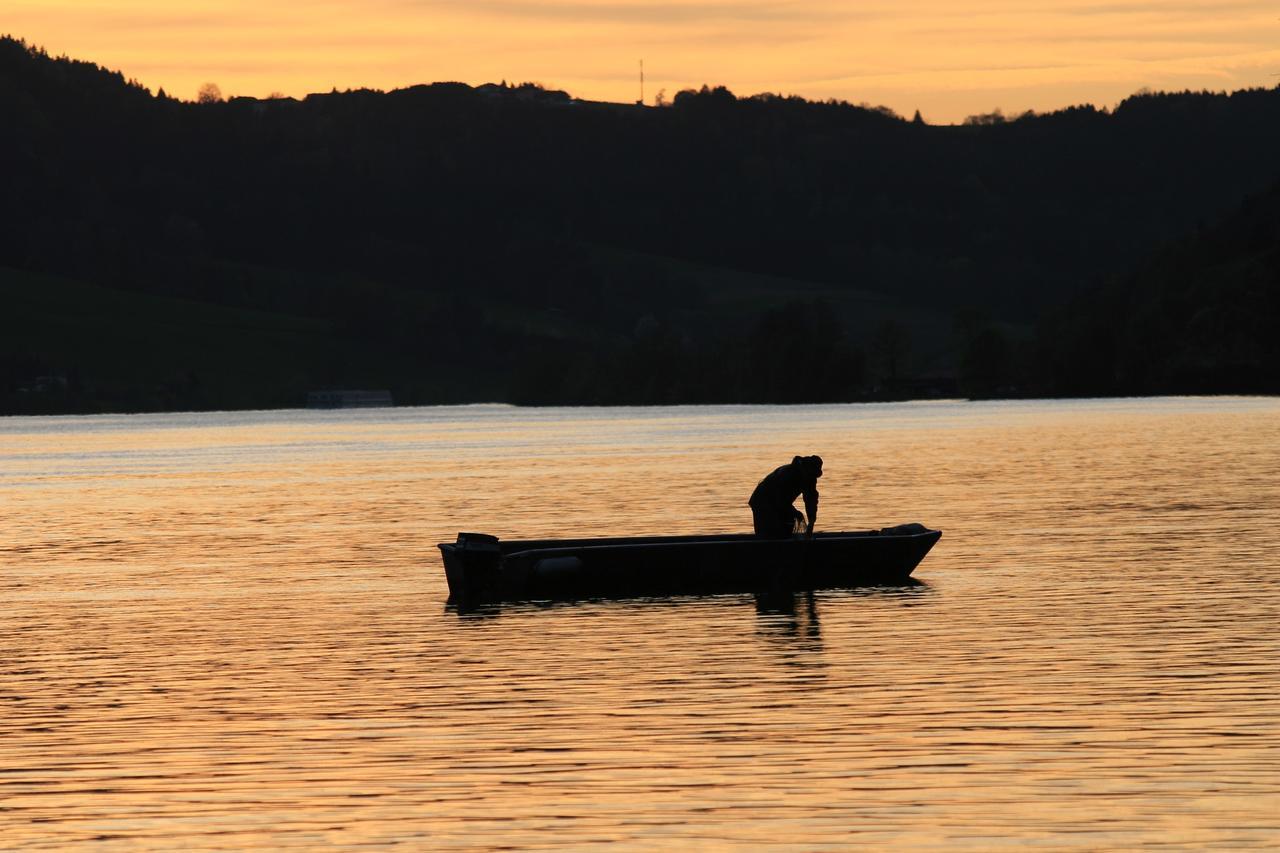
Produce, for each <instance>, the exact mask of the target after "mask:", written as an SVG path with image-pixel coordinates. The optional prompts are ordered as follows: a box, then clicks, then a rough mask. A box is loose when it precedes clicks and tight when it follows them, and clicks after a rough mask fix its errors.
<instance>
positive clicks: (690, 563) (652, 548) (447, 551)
mask: <svg viewBox="0 0 1280 853" xmlns="http://www.w3.org/2000/svg"><path fill="white" fill-rule="evenodd" d="M941 536H942V532H941V531H940V530H932V529H930V528H927V527H925V526H924V525H922V524H902V525H898V526H896V527H886V528H883V529H881V530H865V531H855V532H846V533H818V534H815V535H814V536H813V537H811V538H805V537H803V536H796V537H792V538H790V539H764V538H761V537H759V536H755V535H752V534H720V535H714V534H713V535H706V536H646V537H629V538H616V539H538V540H527V539H526V540H507V541H502V540H499V539H498V538H497V537H495V536H489V535H486V534H483V533H459V534H458V539H457V541H456V542H447V543H442V544H441V545H440V546H439V547H440V553H441V555H442V556H443V558H444V568H445V577H446V578H447V579H448V582H449V600H450V602H453V603H463V602H468V603H470V602H479V601H520V600H537V599H557V598H629V597H634V596H647V595H707V594H712V593H722V592H756V591H760V590H766V589H794V590H806V589H829V588H834V587H853V586H866V585H870V584H883V583H901V582H903V581H906V580H907V578H909V577H910V576H911V573H912V572H913V571H914V570H915V568H916V566H918V565H919V564H920V561H921V560H923V559H924V557H925V555H926V554H928V553H929V549H931V548H932V547H933V545H934V543H936V542H937V541H938V539H939V538H941Z"/></svg>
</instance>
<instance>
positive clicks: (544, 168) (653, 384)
mask: <svg viewBox="0 0 1280 853" xmlns="http://www.w3.org/2000/svg"><path fill="white" fill-rule="evenodd" d="M213 91H215V88H211V87H205V89H204V90H202V95H201V97H200V98H199V100H198V101H193V102H186V101H180V100H177V99H174V98H172V97H170V96H168V95H166V94H165V93H163V92H160V93H158V94H156V95H153V94H151V93H150V92H148V91H147V90H146V89H144V88H143V87H142V86H140V85H139V84H137V83H135V82H132V81H127V80H125V79H124V78H123V77H122V76H121V75H120V74H118V73H113V72H109V71H106V70H104V69H102V68H99V67H98V66H96V65H93V64H91V63H85V62H77V61H73V60H69V59H65V58H51V57H49V56H47V55H46V54H45V53H43V52H42V51H40V50H38V49H35V48H32V47H31V46H29V45H27V44H26V43H24V42H22V41H19V40H15V39H11V38H4V39H0V116H3V123H4V127H5V132H4V133H3V134H0V161H2V162H3V163H4V164H5V176H6V184H7V186H6V192H4V193H0V286H2V287H3V289H4V291H3V292H4V293H5V297H6V303H7V306H8V309H9V310H8V311H7V312H6V314H7V319H5V320H2V321H0V322H3V323H5V327H4V328H5V331H6V336H5V340H4V341H3V342H0V383H2V384H0V411H92V410H102V409H146V408H175V407H178V408H210V407H243V406H272V405H296V404H297V403H299V402H300V401H301V399H302V397H303V395H304V394H305V392H306V390H308V389H313V388H318V387H334V386H348V387H377V388H389V389H391V390H392V391H393V393H394V395H395V397H396V399H397V400H398V401H399V402H405V403H425V402H462V401H474V400H508V401H512V402H524V403H678V402H764V401H772V402H802V401H826V400H858V399H889V398H894V397H903V396H914V395H919V394H938V393H944V394H947V393H963V394H969V395H973V396H993V395H995V396H999V395H1023V394H1104V393H1129V392H1133V391H1144V392H1145V391H1180V390H1196V391H1218V390H1222V391H1227V390H1241V389H1247V390H1271V391H1274V390H1280V389H1278V388H1277V387H1276V382H1277V378H1276V377H1277V369H1276V355H1275V350H1274V347H1271V348H1268V347H1267V346H1265V345H1263V344H1262V343H1261V339H1259V342H1258V343H1257V345H1256V346H1254V345H1246V344H1245V343H1244V341H1246V340H1250V338H1249V334H1250V333H1248V332H1247V329H1251V328H1253V326H1250V325H1248V324H1250V323H1254V324H1255V325H1256V321H1257V320H1258V318H1260V317H1264V316H1267V315H1265V314H1264V313H1261V312H1265V311H1267V310H1270V311H1271V312H1272V314H1271V315H1269V316H1271V317H1274V309H1275V295H1274V294H1275V288H1276V283H1275V279H1274V246H1275V240H1276V235H1275V230H1274V228H1272V230H1271V231H1269V232H1268V231H1267V230H1266V229H1267V227H1268V226H1266V225H1264V224H1256V223H1263V222H1264V219H1265V217H1263V215H1262V214H1261V213H1256V212H1255V213H1249V210H1250V209H1251V208H1249V207H1246V209H1245V211H1244V212H1241V213H1238V214H1236V215H1234V216H1231V215H1230V214H1231V212H1232V211H1233V210H1236V209H1237V208H1238V207H1239V205H1240V204H1241V200H1242V199H1244V198H1245V197H1246V196H1249V195H1250V194H1255V193H1258V192H1259V191H1260V190H1261V189H1263V188H1265V187H1268V186H1270V185H1272V184H1273V183H1274V182H1275V181H1276V180H1277V178H1280V158H1277V157H1276V156H1275V152H1276V151H1277V150H1280V89H1274V90H1249V91H1243V92H1236V93H1234V94H1230V95H1226V94H1212V93H1178V94H1143V95H1137V96H1134V97H1132V98H1129V99H1128V100H1126V101H1124V102H1123V103H1122V104H1120V105H1119V106H1118V107H1117V108H1116V109H1115V110H1112V111H1105V110H1098V109H1094V108H1092V107H1078V108H1072V109H1067V110H1062V111H1059V112H1055V113H1051V114H1046V115H1039V116H1036V115H1030V114H1027V115H1023V116H1019V117H1016V118H1006V117H1004V116H1002V115H1000V114H999V113H998V112H997V113H992V114H989V115H984V116H976V117H974V118H973V119H972V120H971V121H970V122H968V123H966V124H965V125H962V126H930V125H928V124H926V123H925V122H924V121H923V120H922V119H920V118H919V117H918V116H917V117H916V118H915V119H914V120H911V121H908V120H905V119H903V118H900V117H898V116H896V115H894V114H893V113H892V112H890V111H888V110H885V109H883V108H868V107H860V106H853V105H850V104H847V103H843V102H811V101H806V100H803V99H800V98H793V97H780V96H774V95H758V96H754V97H750V98H739V97H736V96H735V95H734V94H733V93H731V92H729V91H728V90H726V89H724V88H709V87H703V88H702V89H701V90H697V91H694V90H689V91H685V92H680V93H678V94H677V95H675V97H674V98H673V99H672V101H671V104H670V105H669V106H665V107H661V108H644V107H639V106H634V105H620V104H601V103H591V102H581V101H576V100H574V99H572V98H571V97H569V95H567V94H566V93H563V92H554V91H547V90H544V89H543V88H541V87H539V86H536V85H532V84H523V85H518V86H508V85H506V84H505V83H504V84H501V85H489V86H481V87H470V86H467V85H464V84H460V83H436V84H432V85H425V86H414V87H410V88H407V89H401V90H396V91H393V92H386V93H383V92H375V91H363V90H362V91H348V92H333V93H329V94H323V95H312V96H309V97H307V98H305V99H303V100H301V101H298V100H294V99H290V98H281V97H273V98H270V99H266V100H257V99H252V98H234V97H233V98H231V99H229V100H220V99H219V97H218V96H215V95H208V96H206V95H205V94H204V93H206V92H213ZM1273 199H1274V193H1272V194H1270V195H1262V196H1256V197H1255V198H1254V199H1253V201H1251V202H1249V204H1250V205H1253V206H1254V208H1256V209H1258V210H1261V209H1263V208H1266V209H1273V208H1274V201H1273ZM1224 217H1227V218H1226V219H1225V220H1224ZM1219 222H1221V224H1220V225H1217V226H1216V227H1212V228H1211V227H1210V226H1213V225H1214V224H1215V223H1219ZM1246 232H1247V233H1246ZM1255 232H1256V233H1255ZM1258 235H1261V236H1258ZM1268 235H1269V236H1268ZM1255 238H1256V239H1255ZM1258 240H1261V241H1262V242H1261V243H1258V242H1257V241H1258ZM1267 240H1270V241H1271V242H1270V243H1267V242H1266V241H1267ZM1268 247H1270V248H1268ZM1268 252H1270V253H1271V254H1268ZM1233 259H1234V260H1233ZM1268 259H1270V260H1268ZM1268 263H1270V264H1271V266H1269V267H1268V266H1267V264H1268ZM1246 267H1247V269H1248V270H1253V272H1247V271H1246V270H1245V268H1246ZM1135 270H1136V271H1137V272H1135ZM1267 270H1271V274H1272V277H1271V278H1270V279H1268V278H1266V275H1267V273H1266V271H1267ZM1197 271H1198V272H1197ZM1233 288H1234V289H1233ZM1229 294H1230V295H1229ZM1259 294H1261V295H1259ZM1240 300H1244V301H1243V302H1241V301H1240ZM1251 300H1252V301H1251ZM1245 305H1247V306H1251V307H1250V308H1249V309H1248V310H1245V309H1244V308H1243V307H1242V306H1245ZM1210 306H1214V307H1212V308H1210ZM1201 309H1204V310H1201ZM1205 310H1211V313H1210V314H1207V315H1206V314H1205V313H1204V311H1205ZM1240 324H1244V325H1243V326H1241V325H1240ZM1242 329H1243V331H1242Z"/></svg>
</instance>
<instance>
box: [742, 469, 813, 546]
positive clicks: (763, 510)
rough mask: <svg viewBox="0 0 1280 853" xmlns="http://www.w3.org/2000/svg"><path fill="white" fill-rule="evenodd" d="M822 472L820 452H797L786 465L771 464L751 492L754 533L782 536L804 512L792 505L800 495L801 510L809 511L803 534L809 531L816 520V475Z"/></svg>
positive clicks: (802, 517) (775, 536)
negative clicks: (809, 453) (767, 472)
mask: <svg viewBox="0 0 1280 853" xmlns="http://www.w3.org/2000/svg"><path fill="white" fill-rule="evenodd" d="M821 476H822V457H821V456H797V457H795V458H794V459H792V460H791V464H790V465H783V466H782V467H780V468H775V469H774V470H773V473H771V474H769V476H767V477H765V478H764V479H763V480H761V481H760V485H758V486H756V490H755V491H754V492H752V493H751V500H749V501H747V503H748V504H750V505H751V518H752V520H753V521H754V522H755V529H756V535H757V536H763V537H765V538H767V539H786V538H787V537H789V536H790V535H791V533H792V532H793V531H794V530H795V528H796V524H797V522H802V521H804V516H803V515H801V514H800V511H799V510H798V509H796V508H795V506H794V505H793V504H794V503H795V499H796V498H797V497H799V496H800V495H804V510H805V512H806V513H808V514H809V523H808V525H807V526H806V527H805V535H806V536H812V535H813V523H814V522H815V521H817V520H818V478H819V477H821Z"/></svg>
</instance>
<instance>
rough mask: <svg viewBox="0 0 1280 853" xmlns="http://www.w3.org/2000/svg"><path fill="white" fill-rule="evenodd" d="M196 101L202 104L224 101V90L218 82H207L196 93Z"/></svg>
mask: <svg viewBox="0 0 1280 853" xmlns="http://www.w3.org/2000/svg"><path fill="white" fill-rule="evenodd" d="M196 102H197V103H201V104H217V103H221V102H222V90H221V89H219V88H218V84H217V83H205V84H204V85H203V86H201V87H200V91H199V92H197V93H196Z"/></svg>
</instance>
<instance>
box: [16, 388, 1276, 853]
mask: <svg viewBox="0 0 1280 853" xmlns="http://www.w3.org/2000/svg"><path fill="white" fill-rule="evenodd" d="M1278 414H1280V403H1277V401H1274V400H1265V399H1261V400H1258V399H1222V400H1181V399H1179V400H1150V401H1133V400H1127V401H1126V400H1118V401H1080V402H1059V403H1004V404H1001V403H992V404H963V403H929V404H908V405H885V406H829V407H827V406H818V407H797V408H789V409H774V408H768V407H758V408H757V407H748V408H722V407H697V408H683V409H644V410H573V409H564V410H532V411H527V410H518V409H510V408H507V407H462V408H451V409H410V410H403V409H397V410H387V411H360V412H289V413H278V412H277V413H237V414H218V415H167V416H139V417H102V418H21V419H8V420H2V421H0V501H2V502H3V503H2V506H3V508H4V512H3V513H0V591H2V592H3V594H4V600H5V602H6V612H5V616H4V618H3V619H0V712H2V714H0V847H4V848H6V849H7V848H10V847H14V848H19V847H20V848H35V849H39V848H42V847H47V848H55V847H56V848H61V847H65V846H67V845H70V844H75V843H81V842H87V841H92V840H95V839H96V840H98V843H100V844H102V845H103V846H105V847H108V848H109V847H112V846H120V847H135V846H152V847H159V848H164V849H190V848H216V847H231V846H236V847H245V846H250V847H263V848H276V847H288V846H296V847H305V848H314V847H321V846H332V845H337V846H356V845H383V844H391V843H405V844H410V845H413V846H415V847H433V848H435V847H449V846H485V847H497V846H519V847H564V846H587V845H595V844H600V843H604V842H609V841H623V842H626V843H628V844H630V845H634V846H653V847H657V846H663V847H688V846H695V845H696V846H726V845H728V846H736V845H740V846H747V847H754V846H758V845H760V844H762V843H766V842H768V843H775V844H784V845H788V846H791V847H794V848H797V849H815V848H827V847H832V846H837V845H841V844H847V843H858V844H864V845H867V846H872V847H876V846H887V845H893V846H900V847H912V846H915V847H939V846H943V845H945V846H957V845H958V846H967V847H971V848H990V847H994V846H997V845H1005V846H1007V845H1010V844H1019V845H1023V844H1045V845H1049V846H1073V847H1082V848H1088V849H1115V848H1134V847H1142V846H1168V845H1173V846H1179V847H1184V848H1214V849H1228V848H1231V849H1234V848H1242V847H1266V846H1274V845H1275V843H1276V842H1277V839H1278V838H1280V835H1278V834H1277V833H1278V832H1280V822H1278V821H1277V819H1276V815H1277V814H1280V773H1278V772H1277V770H1278V769H1280V688H1278V687H1277V685H1280V635H1277V633H1276V631H1275V626H1276V625H1277V624H1278V618H1280V568H1278V566H1277V558H1276V556H1275V554H1276V546H1277V544H1278V543H1277V536H1276V533H1275V519H1276V518H1277V517H1278V516H1280V489H1277V488H1276V485H1275V471H1277V470H1280V418H1278V417H1277V415H1278ZM807 452H820V453H821V454H822V455H823V457H824V459H825V460H826V461H827V470H826V476H825V477H824V478H823V482H822V489H823V507H822V513H821V515H820V524H821V525H822V526H823V527H824V528H825V529H828V530H833V529H866V528H873V527H880V526H886V525H888V524H893V523H897V522H904V521H923V522H927V523H929V524H930V525H933V526H937V527H940V528H942V529H943V530H944V531H945V532H946V535H945V537H944V539H943V540H942V542H941V543H939V545H938V546H937V547H936V548H935V549H934V551H933V552H932V553H931V554H930V555H929V556H928V557H927V558H926V560H925V561H924V563H923V564H922V565H921V566H920V567H919V569H917V571H916V575H917V577H918V578H919V580H920V581H921V583H919V584H912V585H907V586H902V587H874V588H866V589H854V590H830V591H822V592H819V593H813V594H809V593H795V594H787V595H785V596H782V597H781V598H779V597H776V596H766V597H759V598H753V597H752V596H749V595H748V596H711V597H700V598H698V597H690V598H669V599H636V600H629V601H586V602H578V603H560V604H552V605H543V604H538V603H521V604H508V605H503V606H501V607H500V608H497V607H495V608H490V609H488V610H480V611H476V612H469V613H458V612H456V611H454V610H449V609H446V608H445V606H444V601H445V598H446V589H445V584H444V578H443V573H442V571H441V567H440V564H439V558H438V555H437V552H436V551H435V547H434V546H435V543H436V542H440V541H452V539H453V538H454V536H455V534H456V533H457V531H458V530H464V529H465V530H481V531H486V532H490V533H494V534H496V535H500V536H505V537H512V538H516V537H519V538H534V537H539V536H546V535H552V536H554V535H614V534H652V533H695V532H712V531H728V530H743V529H746V528H748V527H749V525H750V517H749V514H748V513H747V512H746V507H745V501H746V496H747V495H748V494H749V493H750V490H751V487H752V486H753V485H754V484H755V482H756V481H757V480H758V479H759V477H760V476H762V475H763V474H764V473H765V472H767V471H768V470H770V469H771V468H772V467H774V466H775V465H777V464H780V463H781V462H783V461H786V460H787V459H790V458H791V456H792V455H794V454H797V453H807Z"/></svg>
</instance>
